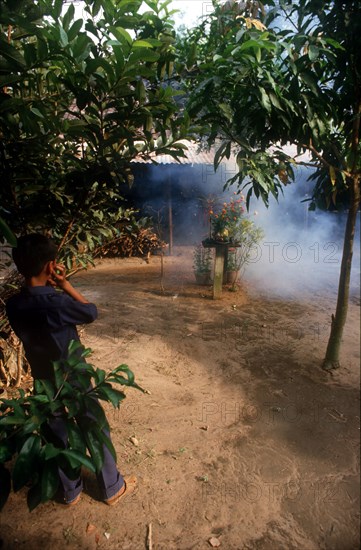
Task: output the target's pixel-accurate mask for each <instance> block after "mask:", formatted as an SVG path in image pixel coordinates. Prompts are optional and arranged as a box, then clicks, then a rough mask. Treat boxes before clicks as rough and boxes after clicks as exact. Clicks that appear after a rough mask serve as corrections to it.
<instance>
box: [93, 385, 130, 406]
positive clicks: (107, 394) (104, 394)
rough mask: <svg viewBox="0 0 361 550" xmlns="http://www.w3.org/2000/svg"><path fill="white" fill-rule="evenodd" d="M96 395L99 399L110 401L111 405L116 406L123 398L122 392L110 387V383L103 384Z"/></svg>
mask: <svg viewBox="0 0 361 550" xmlns="http://www.w3.org/2000/svg"><path fill="white" fill-rule="evenodd" d="M97 393H98V396H99V398H100V399H103V400H106V401H110V402H111V404H112V405H113V407H115V408H117V407H118V406H119V403H120V402H121V401H123V399H125V395H124V393H123V392H121V391H119V390H115V389H113V388H112V386H111V384H103V385H102V386H101V387H100V388H99V389H98V392H97Z"/></svg>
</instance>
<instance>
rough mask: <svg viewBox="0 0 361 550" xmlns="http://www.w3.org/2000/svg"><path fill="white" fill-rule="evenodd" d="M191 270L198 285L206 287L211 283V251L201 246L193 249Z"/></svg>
mask: <svg viewBox="0 0 361 550" xmlns="http://www.w3.org/2000/svg"><path fill="white" fill-rule="evenodd" d="M193 270H194V275H195V278H196V281H197V283H198V284H199V285H208V284H210V283H211V282H212V276H211V273H212V251H211V249H210V248H204V247H203V246H202V245H201V244H199V245H197V246H195V247H194V251H193Z"/></svg>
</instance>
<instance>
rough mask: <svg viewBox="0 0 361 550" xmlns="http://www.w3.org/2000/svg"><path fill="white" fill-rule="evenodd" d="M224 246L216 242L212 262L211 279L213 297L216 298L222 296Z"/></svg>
mask: <svg viewBox="0 0 361 550" xmlns="http://www.w3.org/2000/svg"><path fill="white" fill-rule="evenodd" d="M225 250H226V247H225V246H223V245H221V244H220V245H218V244H216V257H215V262H214V281H213V299H214V300H216V299H218V298H221V296H222V283H223V270H224V254H225Z"/></svg>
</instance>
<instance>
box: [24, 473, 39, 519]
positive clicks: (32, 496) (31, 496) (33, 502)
mask: <svg viewBox="0 0 361 550" xmlns="http://www.w3.org/2000/svg"><path fill="white" fill-rule="evenodd" d="M26 500H27V504H28V508H29V510H30V512H32V510H35V508H36V507H37V506H39V504H40V503H41V502H42V492H41V482H40V480H39V479H37V481H36V482H35V483H34V484H33V486H32V487H31V488H30V489H29V491H28V494H27V497H26Z"/></svg>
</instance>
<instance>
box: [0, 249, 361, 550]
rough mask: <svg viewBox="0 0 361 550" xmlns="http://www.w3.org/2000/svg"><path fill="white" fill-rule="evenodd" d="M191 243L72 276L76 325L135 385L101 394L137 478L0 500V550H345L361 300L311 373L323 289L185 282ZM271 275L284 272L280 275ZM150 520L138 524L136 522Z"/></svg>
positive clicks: (324, 306)
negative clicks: (81, 320) (334, 365)
mask: <svg viewBox="0 0 361 550" xmlns="http://www.w3.org/2000/svg"><path fill="white" fill-rule="evenodd" d="M191 252H192V249H191V248H187V247H182V248H179V249H176V250H175V253H174V255H173V256H172V257H166V258H165V278H164V292H162V291H161V285H160V259H159V257H152V258H151V260H150V263H149V264H146V263H145V262H144V261H142V260H141V259H126V260H102V261H100V262H98V265H97V267H96V268H95V269H92V270H90V271H88V272H84V273H80V274H78V275H77V276H76V277H75V278H74V284H75V285H78V286H79V288H80V289H81V291H82V292H84V294H85V295H86V296H87V297H88V298H89V299H90V300H92V301H94V302H95V303H96V304H97V306H98V310H99V319H98V320H97V321H96V322H95V323H94V324H93V325H89V326H88V327H86V328H85V329H83V330H82V340H83V342H84V343H85V344H86V345H87V346H89V347H91V348H92V349H93V350H94V354H93V363H94V364H95V365H96V366H98V367H100V368H103V369H105V370H107V369H108V370H109V369H111V368H114V367H115V366H117V365H118V364H120V363H127V364H128V365H129V367H130V368H131V369H132V370H133V371H134V373H135V375H136V379H137V381H138V382H139V383H140V384H141V386H142V387H144V388H145V389H146V390H148V392H149V393H146V394H142V393H140V392H138V391H136V390H132V389H129V390H127V396H128V397H127V399H126V401H125V402H124V404H123V405H122V407H121V408H120V410H119V411H118V410H117V411H114V410H113V409H111V407H110V406H109V407H107V412H108V417H109V420H110V423H111V427H112V437H113V442H114V445H115V448H116V450H117V453H118V463H119V467H120V469H121V471H122V472H123V474H130V473H133V474H135V475H136V476H137V477H138V481H139V486H138V490H137V492H136V493H135V494H134V495H132V496H129V497H128V498H127V499H124V500H123V501H121V502H120V503H119V504H118V505H117V506H115V507H112V508H110V507H107V506H105V505H104V504H103V503H102V502H100V501H99V497H98V494H97V487H96V484H95V482H94V479H93V477H92V475H91V474H87V473H86V472H85V474H84V475H85V491H84V493H83V496H82V500H81V501H80V503H79V504H78V505H77V506H75V507H74V508H68V509H67V508H65V507H63V506H62V505H61V504H59V503H56V502H48V503H46V504H44V505H41V506H39V507H38V508H37V509H36V510H35V511H33V512H32V513H29V512H28V510H27V507H26V500H25V493H26V492H25V491H21V492H20V493H19V494H12V495H11V496H10V498H9V501H8V503H7V504H6V506H5V508H4V510H3V512H2V514H1V520H0V521H1V534H0V538H1V539H2V540H3V545H2V548H3V549H11V550H12V549H22V548H24V549H25V548H26V550H38V549H44V550H47V549H51V550H58V549H63V548H68V549H81V550H88V549H89V550H92V549H96V548H98V549H104V550H105V549H109V550H115V549H121V550H142V549H146V548H148V549H149V548H153V550H191V549H196V550H202V549H207V548H211V547H212V546H211V544H213V545H218V544H220V548H223V549H225V550H255V549H257V550H281V549H282V550H283V549H284V550H316V549H317V550H318V549H324V550H356V549H358V548H359V546H360V540H359V509H360V502H359V442H360V423H359V422H360V419H359V362H360V358H359V346H360V335H359V327H360V301H359V298H358V296H357V295H356V294H353V295H352V296H351V299H350V309H349V315H348V321H347V327H346V330H345V336H344V343H343V350H342V364H343V365H342V369H340V370H338V371H335V372H334V373H333V374H329V373H326V372H324V371H323V370H322V369H321V368H320V364H321V361H322V358H323V355H324V352H325V347H326V343H327V338H328V333H329V328H328V325H329V323H330V319H331V314H332V313H333V312H334V309H335V300H336V293H335V292H336V291H335V289H334V288H333V287H332V288H331V287H330V286H327V285H325V287H324V289H323V291H322V292H317V293H315V292H311V291H310V290H308V289H307V288H305V289H304V291H303V292H302V296H301V297H299V295H298V296H297V297H295V298H293V299H285V298H278V297H275V296H274V295H273V296H272V295H268V294H267V292H263V293H260V291H259V289H258V288H257V287H256V286H255V284H253V283H252V280H251V279H250V280H248V281H247V284H244V285H241V288H240V289H239V291H238V292H230V291H229V290H228V289H227V287H225V289H224V293H223V296H222V299H221V300H218V301H215V300H213V299H212V293H211V289H210V287H201V286H196V285H195V284H194V277H193V273H192V256H191ZM280 284H282V283H281V282H280ZM149 530H151V536H149Z"/></svg>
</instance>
